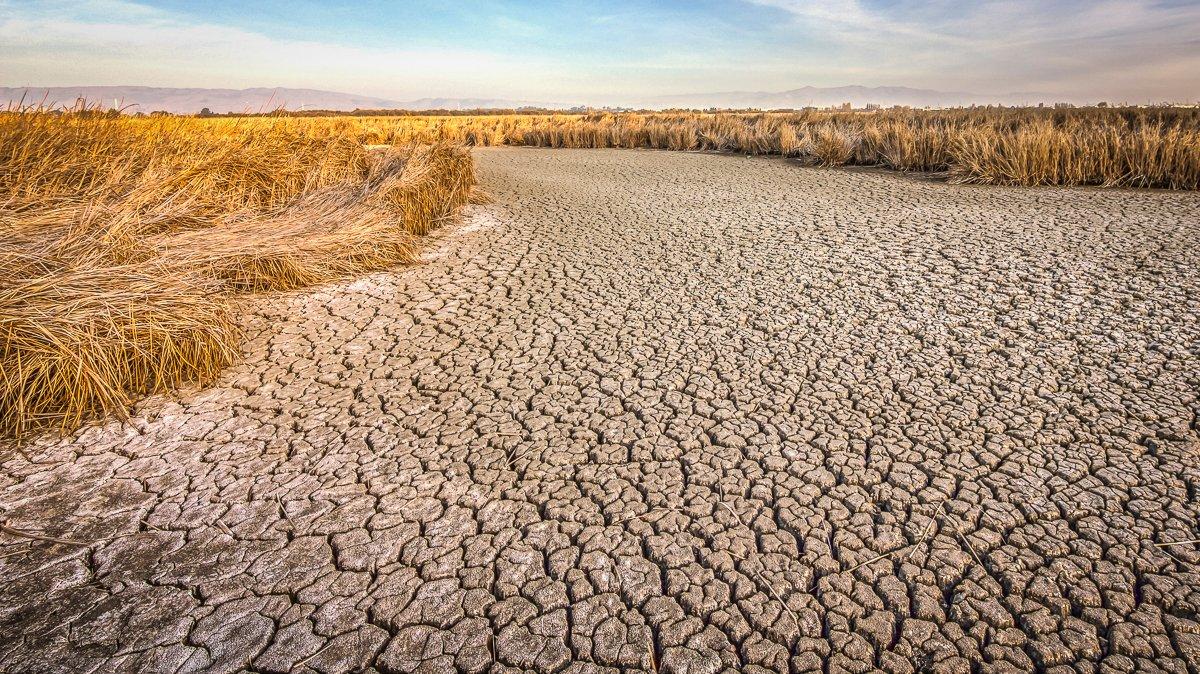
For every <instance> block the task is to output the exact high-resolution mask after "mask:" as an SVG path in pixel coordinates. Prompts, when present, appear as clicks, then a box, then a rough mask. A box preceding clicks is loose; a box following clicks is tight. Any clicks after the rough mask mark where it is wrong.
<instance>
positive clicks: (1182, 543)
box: [1154, 538, 1200, 548]
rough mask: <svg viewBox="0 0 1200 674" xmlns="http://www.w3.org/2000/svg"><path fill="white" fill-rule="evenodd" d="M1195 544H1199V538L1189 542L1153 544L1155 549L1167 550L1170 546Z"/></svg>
mask: <svg viewBox="0 0 1200 674" xmlns="http://www.w3.org/2000/svg"><path fill="white" fill-rule="evenodd" d="M1196 543H1200V538H1194V539H1192V540H1189V541H1168V542H1166V543H1155V544H1154V547H1156V548H1169V547H1171V546H1172V545H1195V544H1196Z"/></svg>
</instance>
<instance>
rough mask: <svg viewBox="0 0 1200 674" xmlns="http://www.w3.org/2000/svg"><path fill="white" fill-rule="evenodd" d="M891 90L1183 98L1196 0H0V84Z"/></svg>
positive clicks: (540, 91) (436, 91)
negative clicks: (859, 87)
mask: <svg viewBox="0 0 1200 674" xmlns="http://www.w3.org/2000/svg"><path fill="white" fill-rule="evenodd" d="M851 84H858V85H866V86H910V87H918V88H928V89H938V90H942V91H967V92H972V93H977V94H1004V93H1011V92H1048V93H1052V94H1057V95H1062V96H1064V97H1068V96H1069V97H1075V98H1086V99H1093V100H1111V101H1128V102H1148V101H1162V100H1171V101H1177V102H1182V101H1196V100H1200V0H1090V1H1089V0H1052V1H1051V0H983V1H980V2H968V1H962V0H958V1H950V0H929V1H926V2H917V1H910V0H721V1H718V0H690V1H689V0H663V1H659V2H648V1H638V0H605V1H602V2H596V1H595V0H564V1H560V2H549V1H543V0H502V1H494V2H485V1H482V0H453V1H449V2H447V1H433V0H394V1H391V2H387V1H383V0H357V1H355V2H317V1H315V0H261V1H259V0H206V1H204V2H191V1H184V0H141V1H137V2H133V1H129V0H82V1H80V2H68V1H65V0H37V1H26V0H0V86H82V85H145V86H171V87H229V88H244V87H255V86H282V87H306V88H314V89H327V90H332V91H343V92H352V93H357V94H363V95H371V96H379V97H383V98H391V99H395V100H411V99H414V98H422V97H435V96H436V97H482V98H507V99H514V100H527V101H537V102H549V103H571V104H574V103H586V104H591V105H606V104H611V105H625V104H636V102H637V101H638V100H639V99H641V98H645V97H651V96H655V95H665V94H691V93H703V92H720V91H783V90H787V89H793V88H797V87H800V86H804V85H812V86H843V85H851Z"/></svg>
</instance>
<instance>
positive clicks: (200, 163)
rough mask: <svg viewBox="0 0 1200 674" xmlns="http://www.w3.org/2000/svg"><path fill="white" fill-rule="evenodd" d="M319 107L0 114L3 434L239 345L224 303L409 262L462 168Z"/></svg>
mask: <svg viewBox="0 0 1200 674" xmlns="http://www.w3.org/2000/svg"><path fill="white" fill-rule="evenodd" d="M365 136H366V134H365V133H364V132H363V131H362V130H361V129H359V128H357V127H353V126H350V125H346V124H343V123H339V122H336V121H333V122H329V121H324V120H296V119H239V120H229V119H221V120H201V119H192V118H163V119H131V118H128V117H119V116H109V115H103V114H96V113H94V112H91V111H87V110H79V111H74V112H70V113H66V114H51V113H47V112H44V111H35V112H23V113H17V112H11V113H0V242H3V246H2V247H0V436H8V437H18V438H19V437H21V436H23V435H26V434H27V433H28V432H30V431H31V430H34V429H40V428H44V427H48V426H49V427H55V426H56V427H58V428H60V429H63V430H66V429H70V428H72V427H75V426H77V425H79V424H80V423H82V422H84V421H86V420H87V419H90V418H93V417H96V416H101V415H113V416H118V417H120V416H124V415H125V414H127V410H128V409H129V407H130V405H131V404H132V402H134V401H135V400H136V399H137V398H138V397H140V396H143V395H147V394H153V393H159V392H163V391H166V390H169V389H172V388H175V387H178V386H180V385H181V384H184V383H185V382H197V383H201V384H202V383H204V382H207V381H209V380H211V379H212V378H213V377H214V376H215V375H216V374H217V373H218V372H219V371H220V370H221V369H222V368H223V367H225V366H226V365H228V364H229V363H230V362H232V360H233V359H234V358H236V356H237V353H238V343H239V339H240V335H239V333H238V329H237V327H236V326H237V323H236V321H235V320H234V316H233V309H232V303H233V301H234V297H235V295H237V294H238V293H244V292H256V291H266V290H279V289H291V288H299V287H303V286H307V285H311V284H315V283H322V282H326V281H329V280H332V279H336V278H341V277H346V276H350V275H354V274H358V273H362V272H365V271H372V270H377V269H383V268H387V267H390V266H393V265H395V264H397V263H402V262H407V261H411V260H412V258H413V253H414V241H415V238H416V237H418V236H420V235H422V234H424V233H426V232H428V231H429V230H430V229H432V228H434V227H436V226H437V225H438V224H440V223H441V222H442V221H444V220H445V219H446V218H448V217H451V216H452V215H453V214H454V212H455V211H456V210H457V208H458V207H459V206H461V205H462V204H463V203H465V202H466V201H467V199H468V198H469V195H470V191H471V189H472V186H473V185H474V167H473V164H472V160H471V156H470V154H469V152H468V151H466V150H464V149H462V148H459V147H455V146H452V145H450V144H446V143H434V144H430V145H425V146H421V145H415V144H406V145H404V146H402V147H379V148H369V147H367V146H365V145H364V142H363V140H364V137H365Z"/></svg>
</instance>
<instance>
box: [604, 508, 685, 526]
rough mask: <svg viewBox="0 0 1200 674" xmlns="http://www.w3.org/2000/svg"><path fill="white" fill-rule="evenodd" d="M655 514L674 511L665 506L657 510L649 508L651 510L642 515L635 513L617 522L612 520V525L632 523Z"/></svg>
mask: <svg viewBox="0 0 1200 674" xmlns="http://www.w3.org/2000/svg"><path fill="white" fill-rule="evenodd" d="M657 512H676V510H675V509H674V508H667V507H665V506H660V507H658V508H651V509H649V510H647V511H646V512H644V513H636V514H633V515H629V516H627V517H622V518H621V519H619V520H613V524H614V525H616V524H625V523H626V522H632V521H633V520H636V519H638V518H640V517H646V516H648V515H652V514H654V513H657Z"/></svg>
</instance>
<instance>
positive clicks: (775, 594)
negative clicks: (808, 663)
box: [717, 490, 803, 631]
mask: <svg viewBox="0 0 1200 674" xmlns="http://www.w3.org/2000/svg"><path fill="white" fill-rule="evenodd" d="M717 505H722V506H725V509H726V510H728V511H729V514H730V515H733V519H735V520H737V523H738V524H740V525H742V526H745V525H744V524H742V518H741V517H738V514H737V513H736V512H734V510H733V507H732V506H730V505H729V504H728V503H726V502H725V492H724V490H722V491H721V500H720V501H717ZM757 561H758V564H759V566H762V567H763V568H764V569H765V568H766V565H765V564H763V563H762V560H757ZM750 572H751V573H753V574H754V577H755V578H756V579H757V580H758V582H760V583H762V584H763V585H765V586H767V591H768V592H770V593H771V596H772V597H775V601H777V602H779V606H780V608H782V609H783V610H784V611H787V613H788V615H790V616H791V617H792V621H793V622H795V623H796V629H797V630H800V631H803V628H801V627H800V616H798V615H796V612H795V611H793V610H792V607H790V606H788V605H787V603H786V602H784V601H783V597H781V596H779V593H778V592H776V591H775V586H774V585H772V584H771V583H769V582H767V580H766V579H765V578H763V576H762V573H761V572H759V571H758V570H757V569H750Z"/></svg>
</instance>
